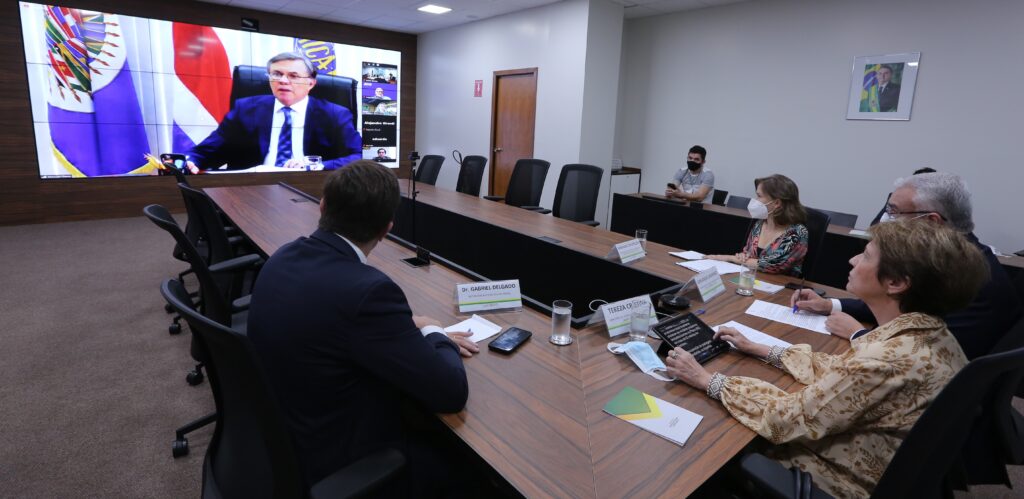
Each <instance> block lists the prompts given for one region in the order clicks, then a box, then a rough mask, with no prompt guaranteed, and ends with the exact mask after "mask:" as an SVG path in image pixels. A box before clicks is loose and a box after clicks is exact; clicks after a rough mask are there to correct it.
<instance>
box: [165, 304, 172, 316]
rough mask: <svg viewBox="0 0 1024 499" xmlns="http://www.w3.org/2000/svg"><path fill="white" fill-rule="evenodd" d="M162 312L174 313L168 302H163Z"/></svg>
mask: <svg viewBox="0 0 1024 499" xmlns="http://www.w3.org/2000/svg"><path fill="white" fill-rule="evenodd" d="M164 312H167V313H168V314H172V313H174V309H173V308H171V305H170V304H168V303H165V304H164Z"/></svg>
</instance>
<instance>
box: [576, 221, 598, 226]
mask: <svg viewBox="0 0 1024 499" xmlns="http://www.w3.org/2000/svg"><path fill="white" fill-rule="evenodd" d="M580 223H581V224H583V225H589V226H591V227H597V226H598V225H601V222H598V221H597V220H584V221H582V222H580Z"/></svg>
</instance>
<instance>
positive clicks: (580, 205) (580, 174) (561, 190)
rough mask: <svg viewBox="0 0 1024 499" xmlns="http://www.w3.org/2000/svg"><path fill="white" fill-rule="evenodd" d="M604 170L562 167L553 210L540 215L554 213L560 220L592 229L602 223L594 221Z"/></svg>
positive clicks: (582, 166) (544, 211) (575, 166)
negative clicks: (570, 221) (577, 223)
mask: <svg viewBox="0 0 1024 499" xmlns="http://www.w3.org/2000/svg"><path fill="white" fill-rule="evenodd" d="M602 176H604V170H602V169H601V168H598V167H596V166H593V165H582V164H571V165H565V166H563V167H562V171H561V172H560V173H559V174H558V186H557V187H555V204H554V206H553V210H546V209H540V210H536V211H537V212H538V213H543V214H547V213H553V214H554V216H556V217H558V218H564V219H566V220H572V221H573V222H579V223H582V224H585V225H589V226H591V227H597V226H598V225H600V224H601V223H600V222H598V221H597V220H594V213H595V212H596V211H597V195H598V193H599V192H600V191H601V177H602Z"/></svg>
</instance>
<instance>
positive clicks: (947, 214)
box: [791, 172, 1021, 359]
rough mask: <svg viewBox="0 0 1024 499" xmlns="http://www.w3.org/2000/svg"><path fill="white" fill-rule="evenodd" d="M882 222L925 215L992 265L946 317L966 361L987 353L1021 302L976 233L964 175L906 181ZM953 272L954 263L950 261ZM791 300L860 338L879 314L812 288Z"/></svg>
mask: <svg viewBox="0 0 1024 499" xmlns="http://www.w3.org/2000/svg"><path fill="white" fill-rule="evenodd" d="M885 211H886V213H885V215H883V216H882V222H883V223H884V222H886V221H887V220H889V219H893V218H911V217H913V218H927V219H930V220H932V221H933V222H935V223H939V224H946V225H949V226H951V227H953V228H954V229H956V230H958V231H960V232H963V233H964V234H965V235H966V236H967V239H968V240H970V241H971V242H973V243H974V244H975V245H976V246H977V247H978V249H980V250H981V252H982V254H984V255H985V259H986V260H987V261H988V266H989V279H988V281H987V282H986V283H985V285H984V286H982V288H981V290H980V291H979V292H978V294H977V296H975V298H974V301H973V302H971V304H970V305H968V306H967V308H964V309H961V310H957V311H956V312H953V313H950V314H948V315H946V316H945V317H943V320H945V321H946V325H947V326H948V327H949V330H950V332H952V333H953V336H955V337H956V339H957V342H959V343H960V348H962V349H963V351H964V355H966V356H967V358H968V359H974V358H975V357H980V356H982V355H987V354H988V353H990V352H991V351H992V347H994V346H995V345H996V343H997V342H998V341H999V339H1000V338H1002V336H1003V334H1005V333H1006V332H1007V331H1008V330H1009V329H1010V327H1011V326H1012V325H1013V324H1014V323H1015V322H1016V321H1017V319H1018V318H1019V317H1020V315H1021V302H1020V299H1019V298H1018V297H1017V294H1016V291H1015V290H1014V288H1013V284H1012V283H1011V282H1010V278H1009V276H1007V275H1006V270H1004V269H1003V266H1002V265H1001V264H1000V263H999V260H998V259H997V258H996V256H995V255H994V254H993V253H992V249H991V248H989V247H988V245H985V244H982V243H981V242H980V241H979V240H978V238H977V236H975V235H974V233H973V231H974V221H973V220H972V218H971V214H972V209H971V195H970V192H968V190H967V186H966V185H965V184H964V182H963V180H961V179H960V177H958V176H956V175H953V174H951V173H945V172H935V173H922V174H919V175H913V176H911V177H908V178H905V179H903V180H902V181H901V182H899V183H898V184H897V185H896V190H894V191H893V192H892V194H891V195H890V196H889V201H888V203H887V205H886V210H885ZM948 264H949V265H950V267H951V271H950V272H951V273H952V274H954V275H955V272H956V270H955V268H956V262H948ZM791 304H792V305H794V306H796V307H798V308H799V309H801V310H807V311H810V312H815V313H819V314H829V318H828V321H827V322H826V327H827V328H828V330H829V332H830V333H832V334H833V335H836V336H839V337H841V338H857V337H858V336H859V335H860V334H863V332H866V331H867V330H865V329H863V326H861V323H862V322H867V323H871V324H875V323H876V322H875V318H874V316H873V315H871V312H870V311H869V310H868V309H867V306H865V305H864V302H862V301H860V300H856V299H848V298H844V299H839V300H837V299H832V300H827V299H824V298H821V297H819V296H818V295H817V294H815V293H813V292H811V291H810V290H801V291H797V292H794V293H793V297H792V299H791Z"/></svg>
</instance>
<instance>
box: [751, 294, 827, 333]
mask: <svg viewBox="0 0 1024 499" xmlns="http://www.w3.org/2000/svg"><path fill="white" fill-rule="evenodd" d="M747 313H748V314H750V315H753V316H756V317H764V318H765V319H769V320H773V321H775V322H781V323H783V324H789V325H790V326H796V327H801V328H804V329H810V330H811V331H814V332H816V333H821V334H829V332H828V330H827V329H825V320H827V319H828V316H827V315H818V314H812V313H810V312H804V311H803V310H801V311H799V312H793V308H792V307H785V306H782V305H776V304H774V303H768V302H766V301H761V300H754V303H751V304H750V307H748V308H747Z"/></svg>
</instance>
